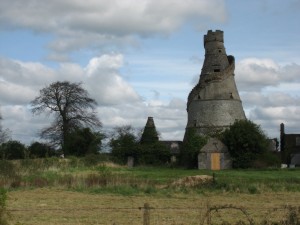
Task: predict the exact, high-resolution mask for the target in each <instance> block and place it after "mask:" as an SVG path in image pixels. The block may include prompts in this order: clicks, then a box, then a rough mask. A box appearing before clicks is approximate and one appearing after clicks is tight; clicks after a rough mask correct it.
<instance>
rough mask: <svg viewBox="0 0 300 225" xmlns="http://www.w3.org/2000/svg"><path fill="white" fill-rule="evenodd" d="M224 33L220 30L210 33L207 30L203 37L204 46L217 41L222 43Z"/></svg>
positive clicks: (210, 31)
mask: <svg viewBox="0 0 300 225" xmlns="http://www.w3.org/2000/svg"><path fill="white" fill-rule="evenodd" d="M223 34H224V32H223V31H221V30H216V31H212V30H209V31H207V34H206V35H204V46H205V44H206V43H207V42H213V41H218V42H222V43H224V36H223Z"/></svg>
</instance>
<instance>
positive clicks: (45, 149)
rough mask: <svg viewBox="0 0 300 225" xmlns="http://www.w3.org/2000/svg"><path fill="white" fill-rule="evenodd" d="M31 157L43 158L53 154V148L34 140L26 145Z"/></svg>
mask: <svg viewBox="0 0 300 225" xmlns="http://www.w3.org/2000/svg"><path fill="white" fill-rule="evenodd" d="M28 151H29V156H30V157H31V158H45V157H51V156H54V155H55V150H54V149H52V148H51V147H50V146H48V145H47V144H44V143H40V142H34V143H32V144H31V145H30V146H29V147H28Z"/></svg>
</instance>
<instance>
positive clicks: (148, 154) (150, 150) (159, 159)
mask: <svg viewBox="0 0 300 225" xmlns="http://www.w3.org/2000/svg"><path fill="white" fill-rule="evenodd" d="M138 153H139V154H138V157H137V160H138V163H139V164H146V165H162V164H165V163H167V162H168V161H169V160H170V158H171V152H170V149H169V148H167V146H166V145H164V144H162V143H160V142H159V141H156V142H153V143H148V144H141V146H140V150H139V152H138Z"/></svg>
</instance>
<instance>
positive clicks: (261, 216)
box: [7, 203, 300, 225]
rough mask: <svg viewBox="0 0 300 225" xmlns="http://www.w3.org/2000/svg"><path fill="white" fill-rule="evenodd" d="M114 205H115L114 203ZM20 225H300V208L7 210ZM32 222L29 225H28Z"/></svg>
mask: <svg viewBox="0 0 300 225" xmlns="http://www.w3.org/2000/svg"><path fill="white" fill-rule="evenodd" d="M112 204H113V203H112ZM7 211H8V212H9V214H10V215H11V218H13V222H14V223H18V224H47V225H49V224H107V225H108V224H109V225H126V224H128V225H129V224H130V225H135V224H139V225H140V224H143V225H202V224H203V225H212V224H222V225H228V224H239V225H243V224H250V225H255V224H264V225H268V224H270V225H271V224H272V225H273V224H280V225H281V224H282V225H299V224H300V206H281V207H274V208H257V207H256V208H244V207H240V206H236V205H226V204H225V205H212V206H211V205H209V204H207V205H205V206H202V207H194V208H180V207H162V208H160V207H152V206H151V205H150V204H148V203H145V204H144V205H143V206H141V207H137V208H134V207H133V208H132V207H128V208H126V207H120V208H116V207H105V208H104V207H90V208H88V207H87V208H80V207H70V208H43V207H39V208H27V209H21V208H14V209H7ZM27 222H28V223H27Z"/></svg>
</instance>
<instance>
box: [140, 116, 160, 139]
mask: <svg viewBox="0 0 300 225" xmlns="http://www.w3.org/2000/svg"><path fill="white" fill-rule="evenodd" d="M156 141H158V133H157V131H156V128H155V124H154V120H153V117H148V120H147V123H146V125H145V128H144V131H143V134H142V137H141V144H153V143H154V142H156Z"/></svg>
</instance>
